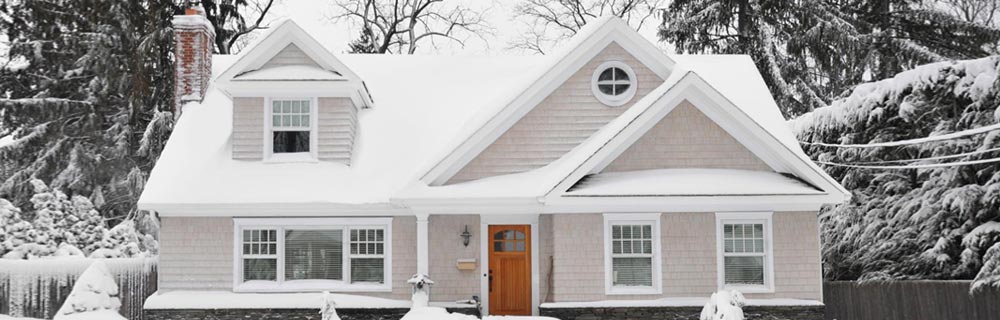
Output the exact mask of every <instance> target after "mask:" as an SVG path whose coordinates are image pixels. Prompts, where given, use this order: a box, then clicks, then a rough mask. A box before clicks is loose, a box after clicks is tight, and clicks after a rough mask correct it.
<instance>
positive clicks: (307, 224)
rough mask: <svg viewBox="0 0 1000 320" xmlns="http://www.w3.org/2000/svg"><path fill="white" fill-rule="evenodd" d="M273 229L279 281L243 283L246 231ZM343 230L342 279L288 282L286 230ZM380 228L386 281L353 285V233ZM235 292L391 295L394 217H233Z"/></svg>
mask: <svg viewBox="0 0 1000 320" xmlns="http://www.w3.org/2000/svg"><path fill="white" fill-rule="evenodd" d="M259 228H271V229H276V230H278V232H277V233H278V262H277V265H278V267H277V268H276V272H277V275H276V277H275V278H276V279H277V280H276V281H251V282H243V241H242V235H243V229H259ZM286 228H287V229H296V230H326V229H342V230H344V232H343V236H344V241H343V242H342V243H343V244H344V248H343V249H342V250H343V257H344V258H343V259H342V263H343V267H342V268H343V269H342V270H343V272H344V276H343V279H342V280H292V281H285V279H284V278H285V265H284V258H283V257H284V255H285V234H284V230H285V229H286ZM352 228H355V229H360V228H369V229H373V228H381V229H384V230H385V238H384V240H385V241H384V242H385V248H384V250H383V256H384V257H385V262H384V263H383V266H382V267H383V272H384V274H385V276H384V278H383V279H384V281H382V283H381V284H379V283H351V260H350V257H351V256H352V255H351V252H350V230H351V229H352ZM233 291H234V292H310V291H312V292H320V291H332V292H391V291H392V218H234V219H233Z"/></svg>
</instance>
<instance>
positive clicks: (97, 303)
mask: <svg viewBox="0 0 1000 320" xmlns="http://www.w3.org/2000/svg"><path fill="white" fill-rule="evenodd" d="M120 307H121V300H120V299H119V297H118V285H117V284H115V279H114V278H113V277H112V276H111V272H110V271H108V267H107V266H106V265H105V264H104V262H103V261H100V260H97V261H94V262H93V263H92V264H91V265H90V267H88V268H87V270H86V271H84V272H83V274H81V275H80V278H78V279H77V280H76V284H74V285H73V291H72V292H70V294H69V297H68V298H66V302H64V303H63V305H62V307H61V308H59V311H58V312H56V316H55V318H54V320H69V319H73V318H78V317H80V316H83V315H85V314H88V313H89V314H100V315H101V317H100V318H102V319H108V320H114V319H125V318H124V317H122V316H120V315H118V308H120ZM93 318H94V319H97V317H93Z"/></svg>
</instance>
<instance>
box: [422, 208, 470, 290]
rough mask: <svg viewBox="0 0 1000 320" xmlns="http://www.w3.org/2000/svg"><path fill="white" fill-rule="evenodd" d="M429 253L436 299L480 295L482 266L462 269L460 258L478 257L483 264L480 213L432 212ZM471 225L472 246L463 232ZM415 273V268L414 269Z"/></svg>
mask: <svg viewBox="0 0 1000 320" xmlns="http://www.w3.org/2000/svg"><path fill="white" fill-rule="evenodd" d="M427 223H428V225H427V228H428V230H429V231H430V232H428V244H429V245H428V255H429V256H430V260H429V262H430V263H429V267H430V270H429V272H430V277H431V279H433V280H434V287H433V289H432V293H431V298H432V299H433V300H434V301H456V300H469V299H472V296H478V295H479V294H480V291H479V279H480V277H479V269H477V270H458V266H457V262H458V260H459V259H474V260H476V264H477V265H478V266H480V267H482V259H480V255H479V244H480V243H479V241H480V238H479V215H432V216H430V217H429V218H428V221H427ZM465 226H469V233H471V234H472V238H470V239H469V246H465V245H463V244H462V237H460V236H459V235H460V234H462V232H463V231H465ZM414 272H415V271H414Z"/></svg>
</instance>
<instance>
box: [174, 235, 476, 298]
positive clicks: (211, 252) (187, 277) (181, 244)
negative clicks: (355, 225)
mask: <svg viewBox="0 0 1000 320" xmlns="http://www.w3.org/2000/svg"><path fill="white" fill-rule="evenodd" d="M416 225H417V220H416V217H412V216H400V217H393V219H392V292H351V293H350V294H357V295H365V296H373V297H383V298H391V299H403V300H408V299H410V290H411V287H410V285H409V284H407V283H406V280H407V279H409V278H410V277H411V276H413V274H414V273H415V272H416V270H417V244H416V243H417V228H416ZM432 245H433V244H432ZM233 254H234V253H233V219H232V218H231V217H222V218H215V217H212V218H208V217H162V218H161V220H160V266H159V288H160V290H161V291H163V292H167V291H175V290H216V291H218V290H222V291H231V290H233ZM435 288H436V287H435ZM466 298H468V297H466Z"/></svg>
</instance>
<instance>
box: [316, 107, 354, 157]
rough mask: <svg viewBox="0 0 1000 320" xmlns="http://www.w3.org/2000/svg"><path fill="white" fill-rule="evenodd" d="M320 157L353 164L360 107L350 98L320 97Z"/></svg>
mask: <svg viewBox="0 0 1000 320" xmlns="http://www.w3.org/2000/svg"><path fill="white" fill-rule="evenodd" d="M318 121H319V123H318V125H319V159H320V160H323V161H336V162H340V163H343V164H346V165H350V164H351V151H352V150H353V148H354V138H355V135H356V134H357V132H358V128H357V125H358V108H355V107H354V103H353V102H351V99H350V98H319V119H318Z"/></svg>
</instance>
